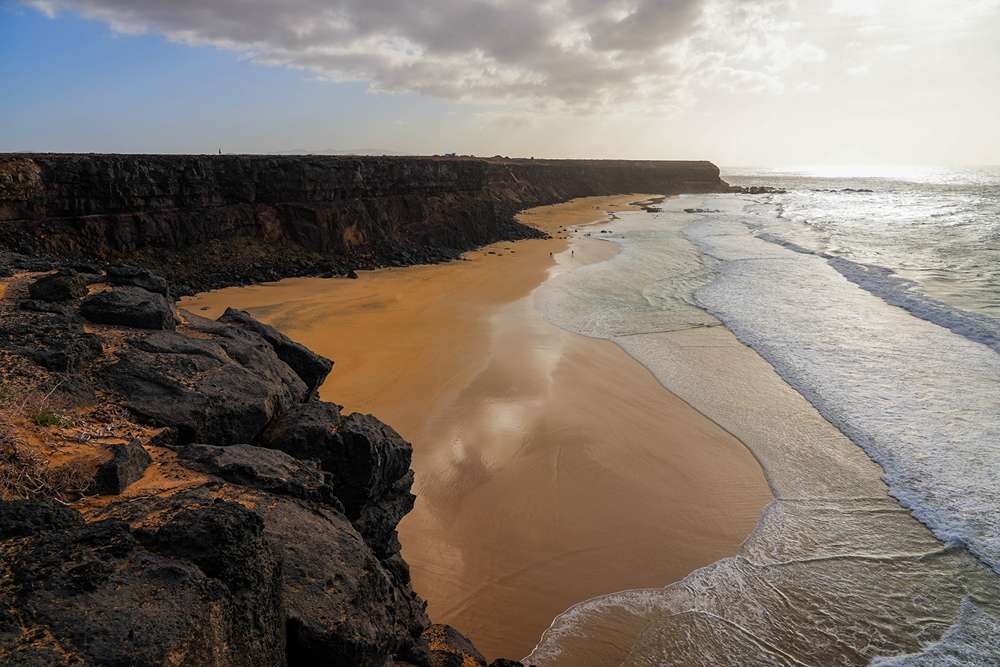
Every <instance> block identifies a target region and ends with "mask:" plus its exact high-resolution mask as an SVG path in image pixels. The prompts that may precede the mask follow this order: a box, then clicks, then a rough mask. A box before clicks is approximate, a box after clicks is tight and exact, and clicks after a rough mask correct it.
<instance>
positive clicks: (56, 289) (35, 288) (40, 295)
mask: <svg viewBox="0 0 1000 667" xmlns="http://www.w3.org/2000/svg"><path fill="white" fill-rule="evenodd" d="M28 294H30V295H31V298H32V299H38V300H39V301H70V300H71V299H79V298H80V297H82V296H84V295H86V294H87V281H86V280H84V278H83V276H81V275H80V274H78V273H76V272H75V271H60V272H59V273H56V274H53V275H51V276H42V277H41V278H39V279H38V280H36V281H35V282H33V283H31V284H30V285H28Z"/></svg>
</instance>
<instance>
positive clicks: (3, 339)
mask: <svg viewBox="0 0 1000 667" xmlns="http://www.w3.org/2000/svg"><path fill="white" fill-rule="evenodd" d="M24 303H26V302H24V301H22V302H21V304H24ZM31 303H37V304H39V305H41V304H44V303H45V302H42V301H33V302H31ZM48 305H50V306H56V307H55V308H44V309H43V310H42V312H38V311H37V310H30V309H29V310H18V311H14V312H9V313H7V314H6V315H5V316H4V317H3V318H0V345H2V346H3V347H5V348H6V349H8V350H11V351H14V352H17V353H18V354H20V355H22V356H24V357H27V358H29V359H31V360H33V361H34V362H35V363H37V364H39V365H41V366H44V367H45V368H47V369H49V370H51V371H57V372H61V371H67V370H72V369H76V368H79V367H80V366H81V365H83V364H85V363H87V362H89V361H91V360H93V359H96V358H97V357H99V356H100V355H101V353H102V352H103V349H102V347H101V340H100V338H99V337H97V336H96V335H94V334H90V333H85V332H84V331H83V327H82V326H81V322H80V321H79V320H78V319H77V318H73V317H70V316H69V314H68V311H67V310H65V309H64V308H63V307H61V304H54V303H53V304H48Z"/></svg>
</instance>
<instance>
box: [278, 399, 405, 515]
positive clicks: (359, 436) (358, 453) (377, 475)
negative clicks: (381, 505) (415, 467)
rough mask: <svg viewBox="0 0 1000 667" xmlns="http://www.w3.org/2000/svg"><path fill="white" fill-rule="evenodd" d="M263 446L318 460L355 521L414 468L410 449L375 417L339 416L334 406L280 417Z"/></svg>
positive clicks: (303, 408)
mask: <svg viewBox="0 0 1000 667" xmlns="http://www.w3.org/2000/svg"><path fill="white" fill-rule="evenodd" d="M259 444H260V445H261V446H263V447H269V448H271V449H280V450H281V451H283V452H287V453H289V454H291V455H292V456H294V457H296V458H300V459H313V460H317V461H319V462H320V465H321V466H322V468H323V470H326V471H327V472H329V473H331V474H332V475H333V478H334V486H335V488H336V493H337V496H338V497H339V498H340V500H341V501H342V502H343V503H344V507H346V508H347V515H348V516H349V517H351V518H352V519H356V518H358V517H359V515H360V513H361V510H362V508H363V507H364V506H366V505H371V504H373V503H374V502H376V501H378V500H379V499H381V498H382V497H383V496H384V495H385V494H386V493H387V492H388V491H389V490H390V489H392V488H393V485H394V484H395V483H396V482H397V481H398V480H399V479H400V478H401V477H403V476H404V475H405V474H406V473H407V471H408V470H409V468H410V458H411V455H412V449H411V447H410V444H409V443H408V442H406V441H405V440H403V438H401V437H400V435H399V434H398V433H396V432H395V431H394V430H392V428H390V427H389V426H386V425H385V424H383V423H382V422H381V421H379V420H378V419H376V418H375V417H373V416H371V415H362V414H352V415H348V416H347V417H344V418H341V417H340V409H339V407H338V406H336V405H334V404H332V403H323V402H319V401H310V402H308V403H303V404H302V405H299V406H297V407H296V408H295V409H293V410H291V411H289V412H287V413H285V414H283V415H281V416H280V417H278V419H276V420H275V421H274V422H273V423H272V424H271V425H270V426H269V427H268V428H267V430H266V431H265V432H264V433H262V434H261V437H260V441H259Z"/></svg>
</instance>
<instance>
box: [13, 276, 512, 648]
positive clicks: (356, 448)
mask: <svg viewBox="0 0 1000 667" xmlns="http://www.w3.org/2000/svg"><path fill="white" fill-rule="evenodd" d="M332 367H333V363H332V362H331V361H330V360H328V359H325V358H323V357H321V356H319V355H316V354H314V353H312V352H311V351H310V350H308V349H307V348H305V347H303V346H302V345H299V344H298V343H296V342H294V341H292V340H290V339H288V338H287V337H285V336H284V335H282V334H281V333H280V332H278V331H277V330H275V329H273V328H271V327H269V326H267V325H264V324H262V323H260V322H258V321H256V320H254V319H253V318H252V317H251V316H250V315H248V314H247V313H245V312H241V311H235V310H229V311H227V312H226V313H225V314H224V315H223V316H222V317H220V318H218V319H217V320H208V319H205V318H201V317H198V316H197V315H194V314H191V313H185V312H183V311H180V312H178V311H175V308H174V305H173V303H172V302H171V301H170V299H169V298H168V293H167V289H166V281H165V280H164V279H163V278H162V277H159V276H157V275H155V274H152V273H150V272H149V271H147V270H144V269H136V268H134V267H131V268H129V267H112V268H111V270H110V271H108V272H107V273H106V274H81V273H78V272H75V271H72V270H63V271H60V272H59V273H55V274H49V275H45V276H42V277H40V278H37V279H35V278H33V277H31V276H18V277H16V278H14V279H12V280H0V369H2V371H3V372H2V373H0V664H4V665H84V666H90V665H93V666H95V667H96V666H98V665H136V666H148V667H153V666H163V665H183V666H187V667H201V666H205V667H209V666H213V667H254V666H259V667H281V666H282V665H290V666H291V667H299V666H301V667H307V666H312V665H329V666H331V667H334V666H341V665H342V666H344V667H387V666H388V665H395V666H397V667H406V666H409V667H446V666H448V665H454V664H461V665H469V666H470V667H486V666H487V662H486V660H485V659H484V658H483V657H482V656H481V655H480V654H479V653H478V651H476V649H475V647H474V646H472V644H471V643H469V642H468V640H466V639H465V638H463V637H462V636H461V635H460V634H459V633H458V632H457V631H456V630H454V629H452V628H449V627H447V626H436V625H431V622H430V620H429V619H428V618H427V615H426V613H425V606H426V605H425V603H424V601H423V600H422V599H421V598H420V596H419V595H417V594H416V593H415V592H414V591H413V589H412V587H411V585H410V574H409V569H408V567H407V565H406V562H405V561H404V560H403V558H402V556H401V555H400V543H399V540H398V538H397V534H396V526H397V524H398V523H399V521H400V519H401V518H402V517H403V516H404V515H406V514H407V513H408V512H409V511H410V510H411V509H412V508H413V502H414V496H413V494H412V493H411V486H412V484H413V479H414V478H413V471H412V470H411V469H410V458H411V447H410V444H409V443H407V442H406V441H404V440H403V439H402V438H401V437H400V436H399V434H397V433H396V432H395V431H394V430H393V429H392V428H391V427H389V426H388V425H386V424H384V423H382V422H381V421H379V420H378V419H377V418H375V417H373V416H371V415H365V414H358V413H354V414H343V413H342V411H341V408H340V407H339V406H338V405H336V404H333V403H328V402H323V401H320V400H318V399H317V398H316V389H317V387H319V385H321V384H322V383H323V381H324V380H325V378H326V376H327V374H328V373H329V372H330V370H331V369H332ZM519 664H520V663H514V662H511V661H505V660H497V661H494V663H493V665H494V666H495V667H507V666H510V665H519Z"/></svg>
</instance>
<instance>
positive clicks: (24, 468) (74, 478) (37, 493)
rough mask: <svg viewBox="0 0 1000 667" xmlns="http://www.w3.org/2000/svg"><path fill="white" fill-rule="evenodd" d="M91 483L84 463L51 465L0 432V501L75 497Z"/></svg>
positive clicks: (8, 433)
mask: <svg viewBox="0 0 1000 667" xmlns="http://www.w3.org/2000/svg"><path fill="white" fill-rule="evenodd" d="M92 480H93V470H91V469H90V467H89V466H87V465H86V464H85V463H84V462H83V461H72V462H69V463H66V464H63V465H61V466H52V465H51V464H50V463H49V461H48V459H47V458H45V457H44V456H43V455H41V454H40V453H39V452H38V451H37V450H36V449H34V448H32V447H29V446H27V445H26V444H24V442H23V441H21V440H20V439H19V438H18V437H17V436H15V435H13V434H12V433H10V432H8V431H0V499H3V500H15V499H26V498H31V499H39V498H53V499H56V500H59V501H62V502H67V501H69V500H72V499H75V498H78V497H79V496H80V495H82V494H83V493H84V492H85V491H86V489H87V487H88V486H90V483H91V481H92Z"/></svg>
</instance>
